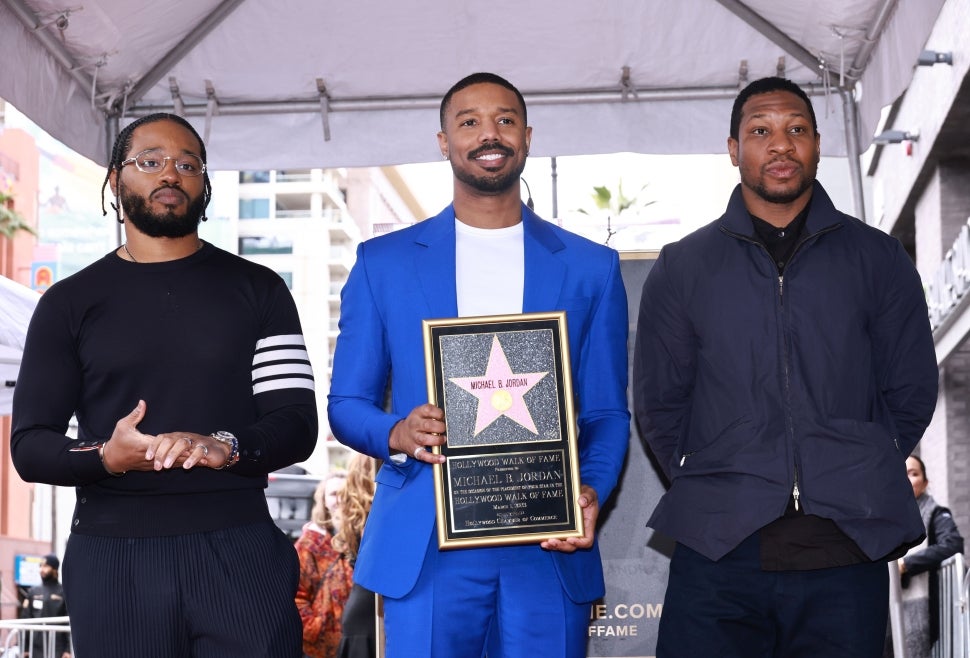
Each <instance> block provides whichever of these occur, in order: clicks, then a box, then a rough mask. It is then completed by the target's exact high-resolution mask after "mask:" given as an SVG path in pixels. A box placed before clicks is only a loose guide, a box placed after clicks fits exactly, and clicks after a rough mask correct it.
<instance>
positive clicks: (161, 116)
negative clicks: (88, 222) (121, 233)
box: [101, 112, 212, 224]
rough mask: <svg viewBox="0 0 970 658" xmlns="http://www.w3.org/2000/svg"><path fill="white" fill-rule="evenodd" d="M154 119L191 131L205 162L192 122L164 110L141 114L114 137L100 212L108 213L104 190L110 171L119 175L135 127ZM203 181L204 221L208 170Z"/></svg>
mask: <svg viewBox="0 0 970 658" xmlns="http://www.w3.org/2000/svg"><path fill="white" fill-rule="evenodd" d="M156 121H172V122H173V123H177V124H179V125H180V126H182V127H183V128H185V129H186V130H188V131H189V132H190V133H192V135H194V136H195V139H196V141H198V142H199V149H200V151H201V152H200V153H199V157H200V158H202V162H203V164H204V163H205V162H206V155H205V144H204V143H203V142H202V138H201V137H199V133H197V132H196V131H195V128H193V127H192V124H191V123H189V122H188V121H186V120H185V119H183V118H182V117H180V116H179V115H177V114H168V113H166V112H157V113H155V114H149V115H148V116H143V117H141V118H140V119H135V120H134V121H132V122H131V123H129V124H128V125H127V126H125V128H124V130H122V131H121V132H120V133H118V137H117V138H115V144H114V148H112V149H111V160H110V161H109V162H108V173H106V174H105V175H104V183H102V185H101V212H102V213H103V214H104V215H107V214H108V211H107V210H106V209H105V207H104V190H105V188H106V187H107V186H108V182H109V179H110V178H111V172H112V171H116V172H118V175H119V176H120V175H121V163H122V162H124V161H125V158H126V156H127V155H128V151H129V149H131V136H132V134H134V132H135V129H136V128H138V127H139V126H143V125H145V124H146V123H154V122H156ZM203 182H204V183H205V190H204V192H203V198H204V201H205V203H204V204H203V206H202V221H203V222H204V221H205V220H206V219H207V217H206V216H205V209H206V208H208V207H209V201H210V200H211V199H212V183H211V182H210V181H209V172H208V171H206V172H205V173H204V174H203ZM111 207H112V208H113V209H114V211H115V219H117V220H118V223H119V224H124V223H125V220H124V219H122V218H121V208H120V207H119V206H118V205H116V204H114V203H112V204H111Z"/></svg>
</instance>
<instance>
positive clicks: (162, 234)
mask: <svg viewBox="0 0 970 658" xmlns="http://www.w3.org/2000/svg"><path fill="white" fill-rule="evenodd" d="M172 189H176V190H178V191H179V192H181V193H182V194H185V192H183V191H182V190H181V189H179V188H172ZM118 198H119V200H120V201H121V207H122V208H124V210H125V219H127V220H128V221H129V222H131V223H132V224H133V225H134V227H135V228H137V229H138V230H139V231H141V232H142V233H144V234H145V235H147V236H149V237H152V238H184V237H185V236H186V235H191V234H192V233H195V232H196V231H197V230H198V228H199V222H200V221H202V212H203V211H204V210H205V199H204V198H203V195H201V194H200V195H199V196H198V197H196V198H195V199H191V200H189V205H188V207H186V209H185V212H184V213H182V214H181V215H178V214H176V213H175V211H174V210H168V211H166V212H161V213H157V212H154V211H152V210H149V208H148V200H147V199H145V198H144V197H140V196H137V195H136V194H130V193H129V192H128V190H127V189H125V188H123V187H122V188H120V189H119V190H118ZM186 198H188V195H186Z"/></svg>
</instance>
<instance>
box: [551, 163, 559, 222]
mask: <svg viewBox="0 0 970 658" xmlns="http://www.w3.org/2000/svg"><path fill="white" fill-rule="evenodd" d="M549 164H550V165H551V168H552V171H551V172H550V175H551V178H552V219H559V187H558V179H559V175H558V174H557V173H556V156H552V157H551V158H550V159H549ZM560 226H561V224H560Z"/></svg>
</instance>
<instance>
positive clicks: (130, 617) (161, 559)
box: [63, 522, 302, 658]
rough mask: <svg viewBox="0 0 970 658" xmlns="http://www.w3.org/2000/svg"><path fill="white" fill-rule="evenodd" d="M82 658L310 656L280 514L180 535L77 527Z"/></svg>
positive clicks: (73, 585) (73, 593)
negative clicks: (102, 532) (88, 531)
mask: <svg viewBox="0 0 970 658" xmlns="http://www.w3.org/2000/svg"><path fill="white" fill-rule="evenodd" d="M63 575H64V578H63V580H64V591H65V598H66V600H67V608H68V612H69V615H70V618H71V633H72V637H73V640H74V648H75V654H74V655H75V658H135V657H138V658H153V657H157V658H244V657H249V656H251V657H253V658H257V657H258V658H300V657H301V656H302V625H301V622H300V616H299V614H298V613H297V610H296V605H295V603H294V596H295V594H296V588H297V583H298V581H299V559H298V557H297V554H296V551H295V550H294V548H293V544H292V543H291V542H290V540H289V539H288V538H287V537H286V536H285V535H284V534H283V533H282V532H281V531H280V530H279V529H278V528H277V527H276V526H275V525H273V524H272V523H271V522H266V523H257V524H253V525H247V526H242V527H237V528H229V529H225V530H216V531H212V532H204V533H196V534H191V535H180V536H173V537H145V538H118V537H91V536H86V535H78V534H72V535H71V537H70V538H69V539H68V543H67V549H66V551H65V554H64V566H63Z"/></svg>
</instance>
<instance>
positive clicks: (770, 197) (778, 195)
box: [751, 178, 813, 204]
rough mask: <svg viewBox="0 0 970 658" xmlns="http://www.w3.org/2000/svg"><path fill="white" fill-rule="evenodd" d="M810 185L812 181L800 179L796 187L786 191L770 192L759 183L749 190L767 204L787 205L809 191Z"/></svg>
mask: <svg viewBox="0 0 970 658" xmlns="http://www.w3.org/2000/svg"><path fill="white" fill-rule="evenodd" d="M812 183H813V181H812V179H810V178H802V180H801V182H800V183H799V184H798V186H797V187H793V188H790V189H787V190H776V191H771V190H769V189H768V188H767V187H765V184H764V183H763V182H760V181H759V182H758V183H757V184H756V185H754V186H752V187H751V189H752V190H754V192H755V194H757V195H758V196H760V197H761V198H762V199H764V200H765V201H767V202H768V203H778V204H789V203H791V202H793V201H794V200H795V199H797V198H798V197H800V196H801V195H802V194H804V193H805V191H806V190H808V189H810V188H811V187H812Z"/></svg>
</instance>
